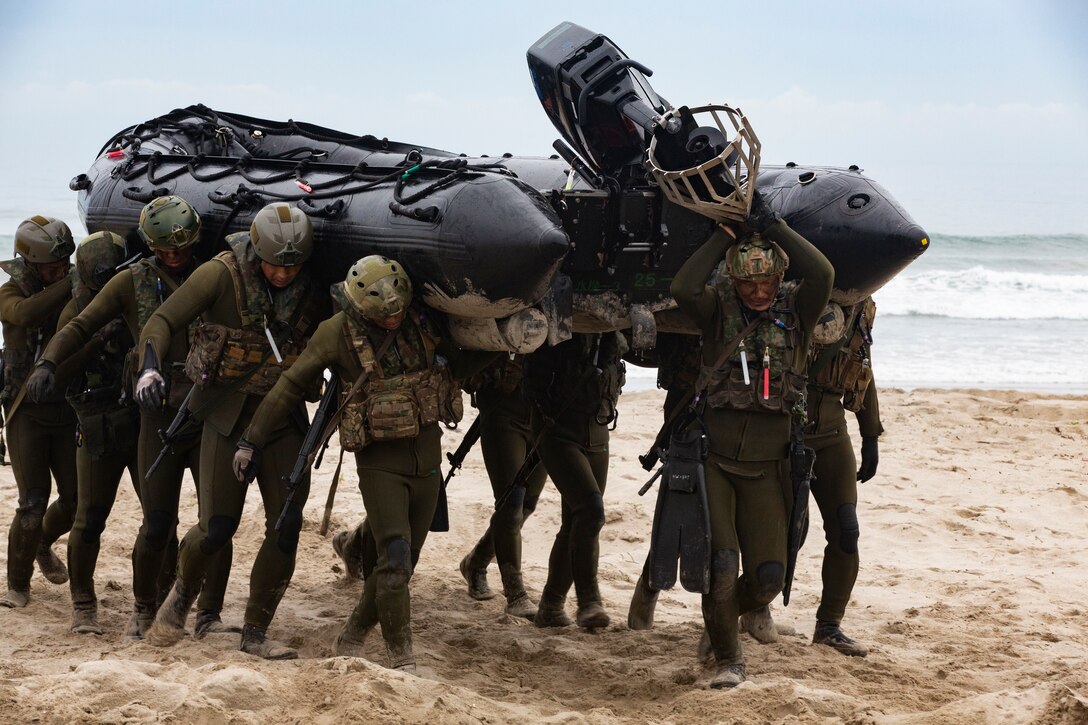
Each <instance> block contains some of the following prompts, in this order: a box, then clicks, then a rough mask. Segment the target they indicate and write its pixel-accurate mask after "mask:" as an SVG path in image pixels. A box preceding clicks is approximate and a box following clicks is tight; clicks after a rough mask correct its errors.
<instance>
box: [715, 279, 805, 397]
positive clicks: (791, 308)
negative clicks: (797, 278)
mask: <svg viewBox="0 0 1088 725" xmlns="http://www.w3.org/2000/svg"><path fill="white" fill-rule="evenodd" d="M718 295H719V302H720V305H719V310H720V316H721V327H720V328H719V335H720V337H719V339H720V340H721V341H722V345H728V344H729V343H730V342H732V341H733V340H735V339H736V338H737V337H738V336H739V335H740V333H741V332H743V331H744V328H745V327H747V326H748V319H745V317H744V312H743V311H742V309H741V305H740V302H739V300H738V299H737V295H736V292H735V291H734V289H733V283H732V280H730V279H729V278H728V277H724V278H723V279H722V280H720V281H719V284H718ZM796 296H797V283H796V282H787V283H786V284H784V285H782V288H781V289H780V290H779V293H778V296H777V297H776V298H775V301H774V304H773V305H772V307H771V309H770V310H768V311H767V312H765V313H755V314H759V315H761V316H762V317H763V319H762V321H761V322H760V324H759V325H757V326H756V328H755V329H754V330H752V331H751V332H750V333H748V335H747V337H745V338H744V341H743V347H742V348H738V349H737V351H736V352H734V353H733V354H732V355H731V356H730V358H729V359H728V360H726V361H725V363H724V364H723V365H722V366H721V367H719V368H718V369H716V370H715V369H712V368H711V367H710V366H709V365H707V363H706V359H705V357H704V358H703V364H702V369H701V371H700V377H701V378H702V379H703V380H705V381H706V390H707V393H706V402H707V405H709V406H710V407H712V408H730V409H732V410H752V411H759V412H775V413H788V412H790V411H791V410H792V409H793V406H794V404H795V403H796V402H797V401H799V400H802V399H803V398H804V394H805V370H806V367H807V363H806V351H805V350H803V349H802V348H803V345H804V334H803V332H802V331H801V329H800V328H799V324H800V323H799V321H798V318H797V310H796ZM749 319H751V318H749ZM741 350H743V351H744V353H745V357H746V359H747V367H748V378H749V381H748V382H747V383H745V382H744V369H743V365H742V362H741V355H740V353H741ZM765 360H767V363H768V364H765ZM765 366H766V368H767V370H768V371H769V383H770V384H769V385H768V391H767V392H768V395H767V396H766V397H764V395H763V392H764V389H763V378H764V368H765Z"/></svg>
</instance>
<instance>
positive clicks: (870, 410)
mask: <svg viewBox="0 0 1088 725" xmlns="http://www.w3.org/2000/svg"><path fill="white" fill-rule="evenodd" d="M854 415H855V416H857V419H858V432H860V433H861V435H862V437H863V438H871V437H874V436H879V435H880V434H881V433H883V432H884V426H883V425H882V424H881V422H880V403H879V401H878V400H877V394H876V381H875V380H871V381H869V387H867V388H866V389H865V402H863V403H862V406H861V410H859V411H858V412H857V413H855V414H854Z"/></svg>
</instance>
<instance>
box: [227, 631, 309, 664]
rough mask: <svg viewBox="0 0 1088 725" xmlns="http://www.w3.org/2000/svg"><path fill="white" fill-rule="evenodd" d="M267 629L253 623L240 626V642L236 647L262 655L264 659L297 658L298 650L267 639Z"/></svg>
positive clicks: (258, 655) (247, 652)
mask: <svg viewBox="0 0 1088 725" xmlns="http://www.w3.org/2000/svg"><path fill="white" fill-rule="evenodd" d="M266 632H267V630H266V629H265V628H264V627H258V626H256V625H253V624H247V625H246V626H244V627H242V644H241V646H240V647H239V648H238V649H240V650H242V651H243V652H245V653H246V654H250V655H255V656H257V657H263V658H264V659H266V660H297V659H298V650H296V649H294V648H292V647H288V646H287V645H285V644H283V643H282V642H277V641H276V640H274V639H269V638H268V636H267V634H266Z"/></svg>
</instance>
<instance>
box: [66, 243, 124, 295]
mask: <svg viewBox="0 0 1088 725" xmlns="http://www.w3.org/2000/svg"><path fill="white" fill-rule="evenodd" d="M124 261H125V240H124V237H122V236H120V235H119V234H114V233H113V232H95V233H94V234H92V235H90V236H89V237H86V238H85V239H84V240H83V241H82V242H80V243H79V246H78V247H77V248H76V272H77V273H78V274H79V279H80V280H81V281H82V282H83V284H85V285H87V286H88V287H90V288H91V289H93V290H96V291H97V290H100V289H102V287H103V286H104V285H105V284H106V282H109V281H110V278H111V277H113V275H114V273H116V271H117V268H118V267H119V266H120V265H121V263H122V262H124Z"/></svg>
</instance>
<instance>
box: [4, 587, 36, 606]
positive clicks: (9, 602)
mask: <svg viewBox="0 0 1088 725" xmlns="http://www.w3.org/2000/svg"><path fill="white" fill-rule="evenodd" d="M29 601H30V590H29V589H8V593H7V594H5V595H4V596H3V597H0V607H8V608H10V609H22V608H23V607H25V606H26V605H27V602H29Z"/></svg>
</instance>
